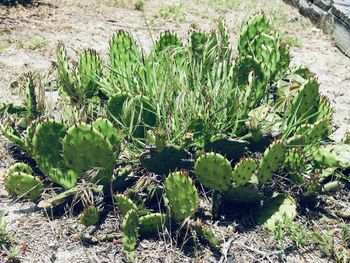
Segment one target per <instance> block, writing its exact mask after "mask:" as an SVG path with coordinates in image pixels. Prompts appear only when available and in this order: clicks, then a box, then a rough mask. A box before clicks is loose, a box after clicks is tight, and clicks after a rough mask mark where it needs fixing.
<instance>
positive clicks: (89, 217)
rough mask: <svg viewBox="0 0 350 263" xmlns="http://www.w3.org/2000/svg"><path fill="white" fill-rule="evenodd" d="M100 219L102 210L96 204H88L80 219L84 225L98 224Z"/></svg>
mask: <svg viewBox="0 0 350 263" xmlns="http://www.w3.org/2000/svg"><path fill="white" fill-rule="evenodd" d="M99 219H100V211H99V210H98V208H97V207H95V206H88V207H86V208H85V209H84V211H83V213H82V214H81V217H80V221H81V223H82V224H83V225H84V226H93V225H96V224H97V222H98V221H99Z"/></svg>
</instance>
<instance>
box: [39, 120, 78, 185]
mask: <svg viewBox="0 0 350 263" xmlns="http://www.w3.org/2000/svg"><path fill="white" fill-rule="evenodd" d="M66 129H67V127H66V125H65V124H63V123H59V122H56V121H54V120H47V121H44V122H42V123H40V124H38V125H37V126H36V129H35V133H34V137H33V153H34V157H35V160H36V162H37V164H38V166H39V168H40V170H41V171H42V172H43V173H44V174H46V175H47V177H49V178H50V179H51V180H52V181H54V182H55V183H57V184H59V185H61V186H63V187H64V188H66V189H70V188H72V187H74V186H75V185H76V183H77V179H78V176H77V174H76V173H75V172H73V171H72V170H69V169H68V167H67V165H66V163H65V162H64V160H63V158H62V155H61V153H62V140H63V138H64V136H65V135H66Z"/></svg>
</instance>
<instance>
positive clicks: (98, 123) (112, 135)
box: [91, 118, 121, 156]
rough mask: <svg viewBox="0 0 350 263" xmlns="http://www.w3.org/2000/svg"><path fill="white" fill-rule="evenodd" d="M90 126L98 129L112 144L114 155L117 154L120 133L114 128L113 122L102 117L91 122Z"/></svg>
mask: <svg viewBox="0 0 350 263" xmlns="http://www.w3.org/2000/svg"><path fill="white" fill-rule="evenodd" d="M91 125H92V127H94V128H95V129H96V130H98V131H99V132H100V133H101V134H102V135H103V136H105V137H106V138H107V139H108V140H109V142H110V143H111V144H112V146H113V150H114V152H115V155H116V156H118V155H119V152H120V144H121V143H120V136H121V135H120V134H119V132H118V131H117V130H116V129H115V128H114V126H113V124H112V123H111V122H110V121H109V120H107V119H103V118H98V119H96V120H95V121H93V122H92V124H91Z"/></svg>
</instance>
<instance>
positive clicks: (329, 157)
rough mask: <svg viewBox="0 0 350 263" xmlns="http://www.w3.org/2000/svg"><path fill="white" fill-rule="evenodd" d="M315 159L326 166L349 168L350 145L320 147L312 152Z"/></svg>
mask: <svg viewBox="0 0 350 263" xmlns="http://www.w3.org/2000/svg"><path fill="white" fill-rule="evenodd" d="M314 158H315V161H316V162H317V163H319V164H321V165H324V166H328V167H339V168H344V169H348V168H350V145H349V144H338V145H327V146H322V147H320V148H319V149H318V150H317V151H316V152H315V154H314Z"/></svg>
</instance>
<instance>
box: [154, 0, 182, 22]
mask: <svg viewBox="0 0 350 263" xmlns="http://www.w3.org/2000/svg"><path fill="white" fill-rule="evenodd" d="M183 9H184V8H183V4H171V5H163V6H161V8H160V9H159V11H158V13H159V14H156V15H154V19H153V21H154V20H155V19H157V18H161V19H163V20H166V21H171V22H174V23H175V24H176V26H179V25H180V24H181V23H183V22H185V21H186V17H185V13H184V10H183Z"/></svg>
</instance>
